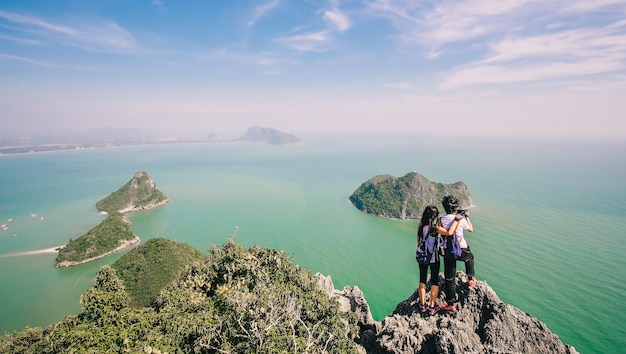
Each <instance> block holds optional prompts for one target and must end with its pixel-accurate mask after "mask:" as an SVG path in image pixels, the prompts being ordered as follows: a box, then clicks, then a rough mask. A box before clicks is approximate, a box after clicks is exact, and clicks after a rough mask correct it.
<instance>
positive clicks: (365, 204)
mask: <svg viewBox="0 0 626 354" xmlns="http://www.w3.org/2000/svg"><path fill="white" fill-rule="evenodd" d="M446 195H453V196H455V197H457V198H458V199H459V202H460V206H461V207H463V208H469V207H470V206H471V204H472V196H471V193H470V191H469V189H468V188H467V185H465V183H463V182H461V181H459V182H456V183H452V184H444V183H437V182H432V181H430V180H429V179H428V178H426V177H424V176H422V175H421V174H419V173H417V172H410V173H408V174H406V175H404V176H402V177H394V176H391V175H378V176H375V177H373V178H371V179H369V180H367V181H366V182H364V183H363V184H361V186H359V188H357V189H356V190H355V191H354V193H352V195H351V196H350V201H351V202H352V204H354V206H355V207H357V208H358V209H359V210H361V211H364V212H366V213H368V214H372V215H376V216H381V217H386V218H394V219H418V218H420V217H421V215H422V212H423V210H424V207H425V206H426V205H430V204H432V205H435V206H437V207H438V208H439V210H441V211H443V207H442V205H441V200H442V199H443V197H444V196H446Z"/></svg>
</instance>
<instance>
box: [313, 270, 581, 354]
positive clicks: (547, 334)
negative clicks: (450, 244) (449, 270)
mask: <svg viewBox="0 0 626 354" xmlns="http://www.w3.org/2000/svg"><path fill="white" fill-rule="evenodd" d="M318 278H319V279H320V280H319V285H320V287H321V288H322V289H324V290H325V291H326V292H327V293H328V294H329V296H331V298H336V299H337V301H339V303H340V304H341V308H342V309H343V310H344V311H352V312H354V313H356V315H357V316H358V318H359V327H360V337H359V338H358V342H359V344H360V346H361V350H360V351H361V352H362V353H374V354H379V353H385V354H388V353H427V354H429V353H438V354H442V353H443V354H447V353H449V354H452V353H537V354H539V353H563V354H574V353H577V351H576V349H575V348H574V347H572V346H570V345H567V344H564V343H563V342H561V340H560V339H559V337H558V336H557V335H555V334H553V333H552V332H551V331H550V330H549V329H548V327H547V326H546V325H545V324H544V323H542V322H541V321H539V320H538V319H536V318H534V317H532V316H531V315H529V314H527V313H525V312H523V311H521V310H520V309H518V308H516V307H514V306H512V305H509V304H505V303H503V302H502V301H501V300H500V299H499V298H498V296H497V295H496V293H495V292H494V291H493V289H492V288H491V287H490V286H489V285H488V284H487V283H486V282H485V281H478V283H477V285H476V286H475V287H472V288H470V287H468V286H467V285H464V282H463V280H466V279H467V276H466V275H465V274H464V273H462V272H457V277H456V281H457V296H458V298H459V303H458V305H459V309H458V311H457V312H456V313H448V312H444V311H440V312H439V313H437V314H435V315H434V316H430V315H428V314H423V313H421V312H420V311H419V308H418V303H419V297H418V293H417V290H416V291H415V292H414V293H413V294H412V295H411V296H410V297H409V298H408V299H406V300H404V301H402V302H400V303H399V304H398V305H397V307H396V309H395V311H394V312H393V313H392V314H390V315H388V316H387V317H385V318H384V319H383V320H382V321H380V322H377V321H374V320H373V319H372V315H371V313H370V311H369V306H368V305H367V302H366V301H365V298H364V297H363V293H362V292H361V291H360V290H359V288H358V287H356V286H355V287H354V288H350V287H345V288H344V289H343V290H336V289H334V286H333V285H332V280H331V279H330V277H324V276H323V275H319V274H318ZM438 281H439V288H440V289H442V290H443V289H444V280H443V277H442V276H441V275H440V276H439V279H438ZM428 288H430V285H429V284H428ZM443 296H444V294H443V291H442V292H441V294H440V298H442V297H443Z"/></svg>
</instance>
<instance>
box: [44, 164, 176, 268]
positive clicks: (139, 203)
mask: <svg viewBox="0 0 626 354" xmlns="http://www.w3.org/2000/svg"><path fill="white" fill-rule="evenodd" d="M168 201H169V199H168V198H167V196H166V195H165V194H163V192H161V191H160V190H158V189H157V187H156V183H154V181H153V180H152V178H151V177H150V176H149V175H148V173H147V172H145V171H139V172H136V173H135V175H134V176H133V178H131V179H130V180H129V181H128V182H127V183H126V184H125V185H123V186H122V187H120V188H119V189H118V190H117V191H115V192H113V193H111V194H110V195H109V196H107V197H106V198H104V199H102V200H100V201H98V202H97V203H96V209H98V210H99V211H101V212H104V213H107V214H108V216H107V218H106V219H104V220H103V221H102V222H101V223H100V224H99V225H97V226H96V227H94V228H93V229H91V230H89V231H88V232H87V233H86V234H84V235H82V236H80V237H78V238H77V239H75V240H72V239H70V241H69V242H68V243H67V245H65V246H64V247H62V248H60V249H59V253H58V255H57V257H56V266H57V267H69V266H74V265H78V264H82V263H85V262H90V261H93V260H96V259H100V258H102V257H106V256H107V255H109V254H112V253H114V252H117V251H120V250H123V249H125V248H128V247H130V246H133V245H135V244H137V243H139V241H140V240H139V237H138V236H137V235H135V233H134V232H133V230H132V228H131V225H130V222H129V221H128V219H127V218H126V216H125V215H124V213H127V212H132V211H137V210H147V209H151V208H155V207H158V206H160V205H163V204H165V203H167V202H168Z"/></svg>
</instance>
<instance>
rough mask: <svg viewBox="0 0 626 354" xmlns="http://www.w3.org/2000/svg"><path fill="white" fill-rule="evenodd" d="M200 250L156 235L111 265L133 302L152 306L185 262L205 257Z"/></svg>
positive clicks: (136, 304) (132, 303)
mask: <svg viewBox="0 0 626 354" xmlns="http://www.w3.org/2000/svg"><path fill="white" fill-rule="evenodd" d="M204 257H205V255H204V254H203V253H202V252H200V251H199V250H197V249H195V248H193V247H191V246H189V245H187V244H184V243H178V242H174V241H171V240H168V239H165V238H154V239H150V240H148V241H147V242H146V243H144V244H142V245H140V246H139V247H137V248H135V249H133V250H131V251H130V252H128V253H126V254H125V255H123V256H122V257H120V259H118V260H117V261H115V263H113V264H112V265H111V266H112V267H113V268H114V269H115V270H116V272H117V274H118V276H119V277H120V278H121V279H122V280H123V281H124V285H125V287H126V292H127V293H128V294H129V295H130V298H131V305H133V306H137V307H141V306H149V305H150V304H152V303H153V302H154V300H155V299H156V298H157V296H158V295H159V292H161V290H162V289H163V288H164V287H165V286H166V285H168V284H169V283H171V282H172V281H173V280H174V279H175V278H176V277H177V276H178V274H179V273H180V272H181V271H182V270H183V269H184V268H185V266H187V265H189V264H191V263H193V262H195V261H199V260H201V259H203V258H204Z"/></svg>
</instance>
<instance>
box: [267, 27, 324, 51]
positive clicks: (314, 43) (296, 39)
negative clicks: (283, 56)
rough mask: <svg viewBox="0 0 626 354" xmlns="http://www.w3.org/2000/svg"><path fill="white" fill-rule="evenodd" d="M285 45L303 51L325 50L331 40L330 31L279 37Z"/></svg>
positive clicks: (279, 40)
mask: <svg viewBox="0 0 626 354" xmlns="http://www.w3.org/2000/svg"><path fill="white" fill-rule="evenodd" d="M277 41H278V42H280V43H282V44H283V45H285V46H287V47H289V48H291V49H295V50H298V51H302V52H319V51H324V45H326V44H327V43H329V42H330V37H329V33H328V31H319V32H312V33H305V34H298V35H293V36H286V37H281V38H278V39H277Z"/></svg>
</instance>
